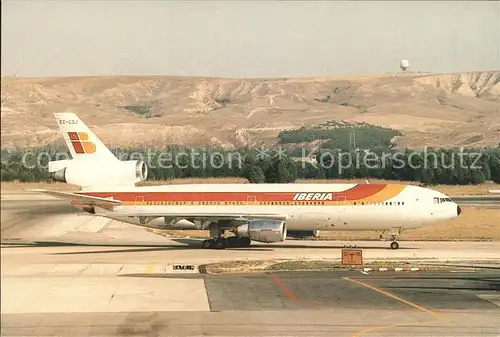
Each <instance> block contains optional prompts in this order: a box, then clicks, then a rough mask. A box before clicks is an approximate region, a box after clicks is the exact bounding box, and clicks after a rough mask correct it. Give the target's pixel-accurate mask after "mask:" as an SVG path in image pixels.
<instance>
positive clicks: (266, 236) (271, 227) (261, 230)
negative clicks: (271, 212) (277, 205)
mask: <svg viewBox="0 0 500 337" xmlns="http://www.w3.org/2000/svg"><path fill="white" fill-rule="evenodd" d="M286 233H287V232H286V224H285V222H284V221H274V220H250V221H248V223H246V224H244V225H240V226H238V227H236V230H235V234H236V235H237V236H242V237H247V238H250V240H252V241H258V242H266V243H272V242H281V241H284V240H285V238H286Z"/></svg>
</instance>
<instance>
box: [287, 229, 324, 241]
mask: <svg viewBox="0 0 500 337" xmlns="http://www.w3.org/2000/svg"><path fill="white" fill-rule="evenodd" d="M287 235H288V236H289V237H292V238H297V239H303V238H309V237H313V238H317V237H318V236H319V230H317V229H316V230H313V231H290V230H289V231H288V232H287Z"/></svg>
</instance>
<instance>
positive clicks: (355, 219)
mask: <svg viewBox="0 0 500 337" xmlns="http://www.w3.org/2000/svg"><path fill="white" fill-rule="evenodd" d="M84 193H85V194H89V195H94V196H100V197H113V198H114V199H117V200H123V201H124V204H123V205H120V206H117V207H115V208H114V210H113V212H112V216H110V217H111V218H114V219H117V220H121V221H124V222H128V223H132V224H135V225H140V226H146V227H158V228H165V227H167V228H168V225H166V222H165V218H168V217H170V216H176V215H178V214H183V217H182V218H177V220H181V219H190V218H193V219H194V218H196V217H197V216H198V215H200V214H204V215H213V216H218V215H220V216H223V215H224V214H247V215H248V214H285V215H286V216H287V219H286V220H285V222H286V227H287V229H288V230H323V231H324V230H326V231H329V230H348V231H364V230H377V231H379V230H391V229H410V228H417V227H421V226H424V225H426V224H429V223H434V222H437V221H441V220H446V219H452V218H454V217H456V216H457V215H458V214H459V213H460V210H459V208H458V206H457V204H456V203H454V202H452V201H451V200H450V199H449V198H448V197H447V196H446V195H444V194H442V193H440V192H437V191H434V190H431V189H428V188H423V187H418V186H411V185H408V186H407V185H397V184H395V185H392V184H192V185H165V186H147V187H136V188H133V189H127V190H120V189H113V190H111V191H107V192H102V191H99V192H97V191H95V192H90V191H87V192H84ZM108 213H109V212H108ZM132 213H133V214H137V215H140V214H152V213H154V214H161V216H159V217H157V218H156V219H154V220H153V221H150V222H148V223H146V224H144V223H142V224H141V222H140V221H139V219H138V218H132V217H129V216H123V217H122V216H120V214H132Z"/></svg>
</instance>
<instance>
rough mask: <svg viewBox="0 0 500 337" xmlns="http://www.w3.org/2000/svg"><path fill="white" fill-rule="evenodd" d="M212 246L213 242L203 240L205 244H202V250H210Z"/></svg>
mask: <svg viewBox="0 0 500 337" xmlns="http://www.w3.org/2000/svg"><path fill="white" fill-rule="evenodd" d="M210 246H211V240H203V243H202V244H201V248H203V249H209V248H210Z"/></svg>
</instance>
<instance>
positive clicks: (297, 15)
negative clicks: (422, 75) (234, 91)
mask: <svg viewBox="0 0 500 337" xmlns="http://www.w3.org/2000/svg"><path fill="white" fill-rule="evenodd" d="M1 24H2V27H1V29H2V31H1V35H2V48H1V53H2V65H1V71H2V76H14V75H15V76H19V77H52V76H100V75H177V76H215V77H232V78H256V77H257V78H262V77H298V76H337V75H362V74H380V73H392V72H397V71H399V62H400V60H401V59H408V60H409V62H410V70H413V71H421V72H459V71H481V70H500V2H499V1H474V0H469V1H407V0H405V1H396V0H393V1H385V2H384V1H354V0H351V1H336V0H331V1H324V2H315V1H303V2H299V1H297V2H288V1H283V0H281V1H270V0H258V1H246V2H244V1H236V0H225V1H208V0H206V1H198V2H195V1H145V0H144V1H143V0H135V1H120V0H111V1H102V0H101V1H90V0H87V1H72V0H58V1H46V0H3V1H2V22H1Z"/></svg>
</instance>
